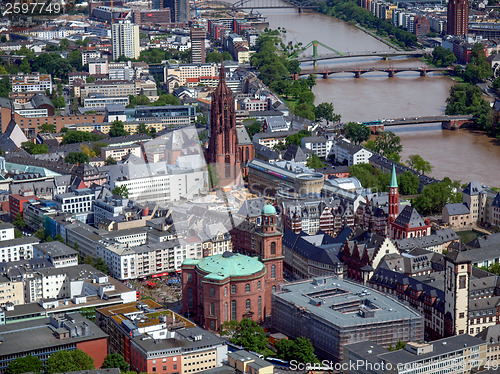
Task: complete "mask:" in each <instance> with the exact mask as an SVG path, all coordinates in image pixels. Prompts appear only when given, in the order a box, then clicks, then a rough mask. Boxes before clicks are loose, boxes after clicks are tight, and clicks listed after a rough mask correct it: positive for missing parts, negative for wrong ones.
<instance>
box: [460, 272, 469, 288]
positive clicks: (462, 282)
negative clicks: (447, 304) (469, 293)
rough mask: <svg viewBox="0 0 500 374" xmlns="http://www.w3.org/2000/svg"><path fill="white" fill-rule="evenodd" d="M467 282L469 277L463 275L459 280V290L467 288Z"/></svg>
mask: <svg viewBox="0 0 500 374" xmlns="http://www.w3.org/2000/svg"><path fill="white" fill-rule="evenodd" d="M466 282H467V275H461V276H460V277H459V278H458V288H465V287H466V286H467V285H466Z"/></svg>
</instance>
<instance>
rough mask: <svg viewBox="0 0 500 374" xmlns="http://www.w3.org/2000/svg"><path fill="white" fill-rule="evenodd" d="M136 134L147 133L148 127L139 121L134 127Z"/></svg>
mask: <svg viewBox="0 0 500 374" xmlns="http://www.w3.org/2000/svg"><path fill="white" fill-rule="evenodd" d="M135 133H136V134H148V128H147V127H146V124H145V123H139V125H138V126H137V128H136V132H135Z"/></svg>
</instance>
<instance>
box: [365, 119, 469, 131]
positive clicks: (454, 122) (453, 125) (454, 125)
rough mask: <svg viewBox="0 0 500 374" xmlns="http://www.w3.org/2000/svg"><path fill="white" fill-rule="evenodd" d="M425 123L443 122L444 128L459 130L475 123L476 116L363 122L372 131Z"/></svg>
mask: <svg viewBox="0 0 500 374" xmlns="http://www.w3.org/2000/svg"><path fill="white" fill-rule="evenodd" d="M423 123H441V126H442V128H443V129H447V130H458V129H459V128H461V127H462V126H464V125H471V124H473V123H474V116H471V115H455V116H448V115H440V116H422V117H408V118H406V117H405V118H394V119H386V120H377V121H371V122H364V123H363V124H364V125H366V126H368V127H370V130H371V131H372V133H374V134H375V133H377V132H379V131H384V129H385V128H386V127H391V126H404V125H419V124H423Z"/></svg>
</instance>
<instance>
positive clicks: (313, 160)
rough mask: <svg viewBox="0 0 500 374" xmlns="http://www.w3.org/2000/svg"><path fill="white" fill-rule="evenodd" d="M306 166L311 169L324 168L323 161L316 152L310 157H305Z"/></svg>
mask: <svg viewBox="0 0 500 374" xmlns="http://www.w3.org/2000/svg"><path fill="white" fill-rule="evenodd" d="M306 166H307V167H308V168H311V169H320V168H324V167H325V164H324V162H323V161H321V159H320V158H319V157H318V155H317V154H316V153H313V154H312V155H311V157H309V158H308V159H307V161H306Z"/></svg>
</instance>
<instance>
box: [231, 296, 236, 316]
mask: <svg viewBox="0 0 500 374" xmlns="http://www.w3.org/2000/svg"><path fill="white" fill-rule="evenodd" d="M231 319H236V300H233V301H231Z"/></svg>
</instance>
